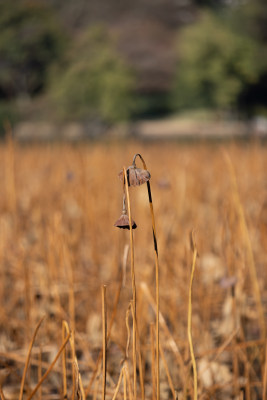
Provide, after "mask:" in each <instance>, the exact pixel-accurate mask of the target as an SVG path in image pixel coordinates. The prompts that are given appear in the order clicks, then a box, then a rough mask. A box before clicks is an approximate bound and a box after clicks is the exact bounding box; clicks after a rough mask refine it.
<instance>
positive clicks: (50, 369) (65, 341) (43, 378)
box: [27, 333, 70, 400]
mask: <svg viewBox="0 0 267 400" xmlns="http://www.w3.org/2000/svg"><path fill="white" fill-rule="evenodd" d="M69 339H70V333H69V334H68V335H67V337H66V339H65V340H64V342H63V343H62V345H61V347H60V349H59V351H58V353H57V355H56V357H55V358H54V360H53V361H52V363H51V365H50V367H49V368H48V370H47V371H46V372H45V374H44V375H43V376H42V379H41V380H40V381H39V382H38V383H37V385H36V386H35V388H34V389H33V391H32V392H31V394H30V396H28V398H27V400H31V399H32V398H33V396H34V395H35V393H36V392H37V390H38V389H39V387H40V386H41V385H42V383H43V382H44V381H45V379H46V378H47V377H48V375H49V374H50V372H51V371H52V369H53V368H54V366H55V364H56V362H57V360H58V359H59V357H60V355H61V353H62V351H63V350H64V348H65V346H66V344H67V343H68V341H69Z"/></svg>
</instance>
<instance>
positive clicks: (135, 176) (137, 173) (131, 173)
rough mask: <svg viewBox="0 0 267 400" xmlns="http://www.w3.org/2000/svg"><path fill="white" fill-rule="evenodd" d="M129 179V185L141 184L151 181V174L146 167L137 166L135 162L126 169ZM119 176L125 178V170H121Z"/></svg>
mask: <svg viewBox="0 0 267 400" xmlns="http://www.w3.org/2000/svg"><path fill="white" fill-rule="evenodd" d="M126 174H127V181H128V185H129V186H140V185H142V184H143V183H145V182H147V181H149V179H150V177H151V175H150V173H149V171H147V170H146V169H141V168H137V167H136V165H135V164H133V165H131V166H130V167H128V168H127V170H126ZM119 178H120V179H121V181H123V180H124V176H123V170H122V171H120V172H119Z"/></svg>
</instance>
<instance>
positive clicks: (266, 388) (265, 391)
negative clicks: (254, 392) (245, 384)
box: [262, 343, 267, 400]
mask: <svg viewBox="0 0 267 400" xmlns="http://www.w3.org/2000/svg"><path fill="white" fill-rule="evenodd" d="M266 398H267V343H266V344H265V362H264V372H263V387H262V400H266Z"/></svg>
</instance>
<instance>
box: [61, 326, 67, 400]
mask: <svg viewBox="0 0 267 400" xmlns="http://www.w3.org/2000/svg"><path fill="white" fill-rule="evenodd" d="M65 324H66V322H65V321H63V322H62V343H64V341H65V339H66V336H65V332H66V331H67V329H66V325H65ZM67 333H68V332H67ZM62 377H63V399H67V397H68V395H67V368H66V348H64V350H63V351H62Z"/></svg>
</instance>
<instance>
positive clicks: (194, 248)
mask: <svg viewBox="0 0 267 400" xmlns="http://www.w3.org/2000/svg"><path fill="white" fill-rule="evenodd" d="M191 242H192V244H193V262H192V269H191V276H190V284H189V298H188V318H187V335H188V342H189V349H190V355H191V360H192V367H193V378H194V400H197V366H196V359H195V355H194V348H193V342H192V284H193V278H194V272H195V266H196V259H197V248H196V245H195V242H194V238H193V233H192V237H191Z"/></svg>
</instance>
